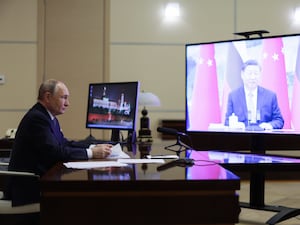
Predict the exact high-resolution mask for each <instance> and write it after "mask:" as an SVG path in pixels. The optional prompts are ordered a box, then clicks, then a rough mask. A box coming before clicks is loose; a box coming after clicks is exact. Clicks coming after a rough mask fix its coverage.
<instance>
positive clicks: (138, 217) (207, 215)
mask: <svg viewBox="0 0 300 225" xmlns="http://www.w3.org/2000/svg"><path fill="white" fill-rule="evenodd" d="M140 147H141V150H140V151H139V150H137V151H135V149H131V150H130V152H128V154H130V156H131V157H135V158H140V157H143V154H145V153H146V152H147V151H148V150H150V149H149V146H143V145H141V146H140ZM151 152H152V153H155V154H169V153H170V152H166V151H165V150H164V149H163V147H162V146H160V147H158V146H155V145H154V146H153V147H152V150H151ZM157 166H158V165H157V164H144V165H143V164H142V165H141V164H134V165H129V166H128V167H121V168H104V169H90V170H74V169H67V168H66V167H64V165H63V164H62V163H59V164H57V165H56V166H55V167H53V168H52V169H51V170H50V171H48V173H47V174H46V175H45V176H44V177H42V178H41V194H42V198H41V225H48V224H49V225H53V224H70V225H71V224H72V225H76V224H80V225H82V224H86V225H93V224H97V225H99V224H105V225H109V224H128V225H129V224H130V225H143V224H147V225H150V224H160V225H162V224H169V225H174V224H178V225H180V224H182V225H183V224H185V225H189V224H190V225H192V224H219V225H233V224H235V223H237V222H238V216H239V212H240V207H239V201H238V195H237V194H236V191H237V190H239V188H240V180H239V178H238V177H237V176H235V175H234V174H233V173H231V172H230V171H228V170H226V169H224V168H223V167H221V166H219V165H218V164H214V163H208V162H206V161H203V162H198V163H197V165H194V166H193V167H190V168H189V169H186V168H183V167H174V168H172V169H168V170H165V171H161V172H157V170H156V168H157ZM191 171H192V172H193V174H194V175H196V176H190V174H191Z"/></svg>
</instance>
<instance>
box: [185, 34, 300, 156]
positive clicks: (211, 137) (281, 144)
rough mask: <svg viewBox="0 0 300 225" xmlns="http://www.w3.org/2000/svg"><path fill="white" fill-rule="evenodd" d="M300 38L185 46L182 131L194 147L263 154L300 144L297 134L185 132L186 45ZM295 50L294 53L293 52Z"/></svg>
mask: <svg viewBox="0 0 300 225" xmlns="http://www.w3.org/2000/svg"><path fill="white" fill-rule="evenodd" d="M290 36H291V37H292V36H298V37H300V33H294V34H284V35H273V36H266V37H254V38H246V39H245V38H240V39H228V40H219V41H209V42H199V43H188V44H186V45H185V131H186V133H187V134H188V135H189V137H190V139H191V142H192V144H193V147H194V148H195V149H199V150H214V149H219V150H251V151H253V152H264V151H266V150H298V149H299V145H297V144H296V143H297V142H298V143H299V142H300V135H299V134H300V133H299V132H286V133H281V132H257V131H255V132H253V131H239V130H231V131H222V130H220V131H217V130H214V131H210V130H189V129H188V123H189V121H188V113H189V112H188V97H187V94H188V93H187V92H188V90H187V88H188V87H187V86H188V84H187V82H188V80H187V79H188V60H187V57H188V56H187V48H188V47H189V46H196V45H207V44H218V43H225V42H239V41H247V40H262V39H271V38H282V37H290ZM295 51H297V50H295Z"/></svg>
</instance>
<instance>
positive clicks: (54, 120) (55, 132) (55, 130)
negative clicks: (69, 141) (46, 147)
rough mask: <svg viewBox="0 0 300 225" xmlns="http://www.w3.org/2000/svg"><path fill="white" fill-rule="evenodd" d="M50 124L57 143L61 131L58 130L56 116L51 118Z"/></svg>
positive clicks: (60, 139) (59, 140) (59, 139)
mask: <svg viewBox="0 0 300 225" xmlns="http://www.w3.org/2000/svg"><path fill="white" fill-rule="evenodd" d="M52 126H53V131H54V135H55V137H56V139H57V140H58V142H59V143H61V141H62V137H61V132H60V126H59V123H58V120H57V119H56V118H54V119H53V120H52Z"/></svg>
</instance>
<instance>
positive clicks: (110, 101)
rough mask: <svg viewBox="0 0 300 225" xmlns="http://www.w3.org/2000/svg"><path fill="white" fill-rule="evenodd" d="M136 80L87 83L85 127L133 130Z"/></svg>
mask: <svg viewBox="0 0 300 225" xmlns="http://www.w3.org/2000/svg"><path fill="white" fill-rule="evenodd" d="M138 91H139V83H138V82H120V83H95V84H90V85H89V96H88V108H87V119H86V127H87V128H97V129H120V130H134V129H135V121H136V114H137V98H138Z"/></svg>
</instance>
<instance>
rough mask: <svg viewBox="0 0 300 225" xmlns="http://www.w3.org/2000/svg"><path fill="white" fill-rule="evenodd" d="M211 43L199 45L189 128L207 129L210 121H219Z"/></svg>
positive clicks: (217, 95) (217, 94)
mask: <svg viewBox="0 0 300 225" xmlns="http://www.w3.org/2000/svg"><path fill="white" fill-rule="evenodd" d="M214 56H215V51H214V45H213V44H207V45H202V46H200V47H199V58H198V63H197V66H196V75H195V82H194V88H193V93H192V98H191V111H190V120H189V123H190V129H191V130H207V128H208V126H209V124H210V123H220V122H221V116H220V103H219V93H218V82H217V72H216V63H215V58H214Z"/></svg>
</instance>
